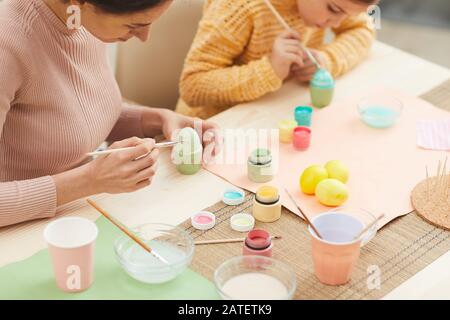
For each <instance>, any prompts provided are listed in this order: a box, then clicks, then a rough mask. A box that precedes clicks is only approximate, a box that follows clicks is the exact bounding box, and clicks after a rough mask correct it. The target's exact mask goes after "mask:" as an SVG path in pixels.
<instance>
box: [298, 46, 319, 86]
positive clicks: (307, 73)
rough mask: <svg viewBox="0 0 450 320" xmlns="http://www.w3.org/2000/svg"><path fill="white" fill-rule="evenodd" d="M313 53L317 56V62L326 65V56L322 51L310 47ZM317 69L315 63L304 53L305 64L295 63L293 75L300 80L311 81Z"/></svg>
mask: <svg viewBox="0 0 450 320" xmlns="http://www.w3.org/2000/svg"><path fill="white" fill-rule="evenodd" d="M309 51H310V52H311V54H312V55H313V56H314V58H316V60H317V62H318V63H319V65H320V66H321V67H324V66H325V61H324V60H325V58H324V57H323V54H322V53H321V52H320V51H317V50H313V49H309ZM316 71H317V67H316V66H315V65H314V63H313V62H312V61H311V60H310V59H309V58H308V55H307V54H306V53H305V54H304V59H303V66H302V67H301V66H299V65H298V64H294V65H292V67H291V76H292V77H293V78H294V79H297V80H299V81H300V82H309V81H311V79H312V77H313V75H314V73H315V72H316Z"/></svg>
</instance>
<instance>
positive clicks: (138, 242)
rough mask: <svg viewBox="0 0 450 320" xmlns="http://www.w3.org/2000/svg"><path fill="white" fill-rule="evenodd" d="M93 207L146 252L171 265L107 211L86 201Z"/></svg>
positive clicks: (89, 200)
mask: <svg viewBox="0 0 450 320" xmlns="http://www.w3.org/2000/svg"><path fill="white" fill-rule="evenodd" d="M86 201H87V202H88V203H89V204H90V205H91V206H92V207H94V209H95V210H97V211H98V212H100V213H101V214H102V215H103V216H104V217H105V218H106V219H108V220H109V221H111V223H112V224H114V225H115V226H116V227H117V228H119V229H120V230H122V232H123V233H125V234H126V235H127V236H129V237H130V238H131V239H132V240H134V241H135V242H136V243H137V244H138V245H140V246H141V247H142V248H143V249H144V250H145V251H147V252H148V253H150V254H152V255H153V256H154V257H155V258H157V259H158V260H160V261H161V262H164V263H165V264H169V262H168V261H167V260H166V259H164V258H163V257H161V256H160V255H159V254H158V253H157V252H156V251H155V250H153V249H152V248H150V247H149V246H148V245H147V244H145V243H144V242H143V241H142V240H141V239H139V238H138V237H136V236H135V235H134V234H133V232H131V231H130V230H128V229H127V228H126V227H124V226H122V225H121V224H120V223H118V222H117V221H116V220H115V219H114V218H113V217H111V216H110V215H109V214H108V212H106V211H105V210H103V209H102V208H100V207H99V206H98V205H97V204H96V203H95V202H94V201H92V200H91V199H87V200H86Z"/></svg>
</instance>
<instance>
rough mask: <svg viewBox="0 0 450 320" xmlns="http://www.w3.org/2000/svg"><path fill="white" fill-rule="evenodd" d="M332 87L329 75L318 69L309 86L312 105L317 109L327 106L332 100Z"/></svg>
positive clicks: (332, 81)
mask: <svg viewBox="0 0 450 320" xmlns="http://www.w3.org/2000/svg"><path fill="white" fill-rule="evenodd" d="M334 85H335V84H334V79H333V77H332V76H331V74H330V73H329V72H328V71H327V70H326V69H323V68H320V69H318V70H317V71H316V73H314V76H313V78H312V80H311V82H310V86H309V87H310V93H311V101H312V104H313V105H314V106H315V107H317V108H323V107H326V106H328V105H329V104H330V103H331V101H332V100H333V94H334Z"/></svg>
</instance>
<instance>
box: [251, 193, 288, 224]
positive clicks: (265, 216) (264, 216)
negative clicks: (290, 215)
mask: <svg viewBox="0 0 450 320" xmlns="http://www.w3.org/2000/svg"><path fill="white" fill-rule="evenodd" d="M252 213H253V217H255V219H256V220H258V221H260V222H275V221H277V220H278V219H280V218H281V201H280V194H279V192H278V189H277V188H276V187H273V186H262V187H260V188H259V189H258V190H257V191H256V195H255V197H254V198H253V212H252Z"/></svg>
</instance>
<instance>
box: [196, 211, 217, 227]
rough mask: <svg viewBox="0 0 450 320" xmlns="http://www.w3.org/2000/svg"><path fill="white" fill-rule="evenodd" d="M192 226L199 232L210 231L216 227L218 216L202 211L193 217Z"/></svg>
mask: <svg viewBox="0 0 450 320" xmlns="http://www.w3.org/2000/svg"><path fill="white" fill-rule="evenodd" d="M191 224H192V226H193V227H194V228H195V229H197V230H203V231H204V230H209V229H211V228H214V226H215V225H216V216H215V215H214V214H213V213H211V212H208V211H200V212H199V213H197V214H195V215H193V216H192V217H191Z"/></svg>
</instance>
